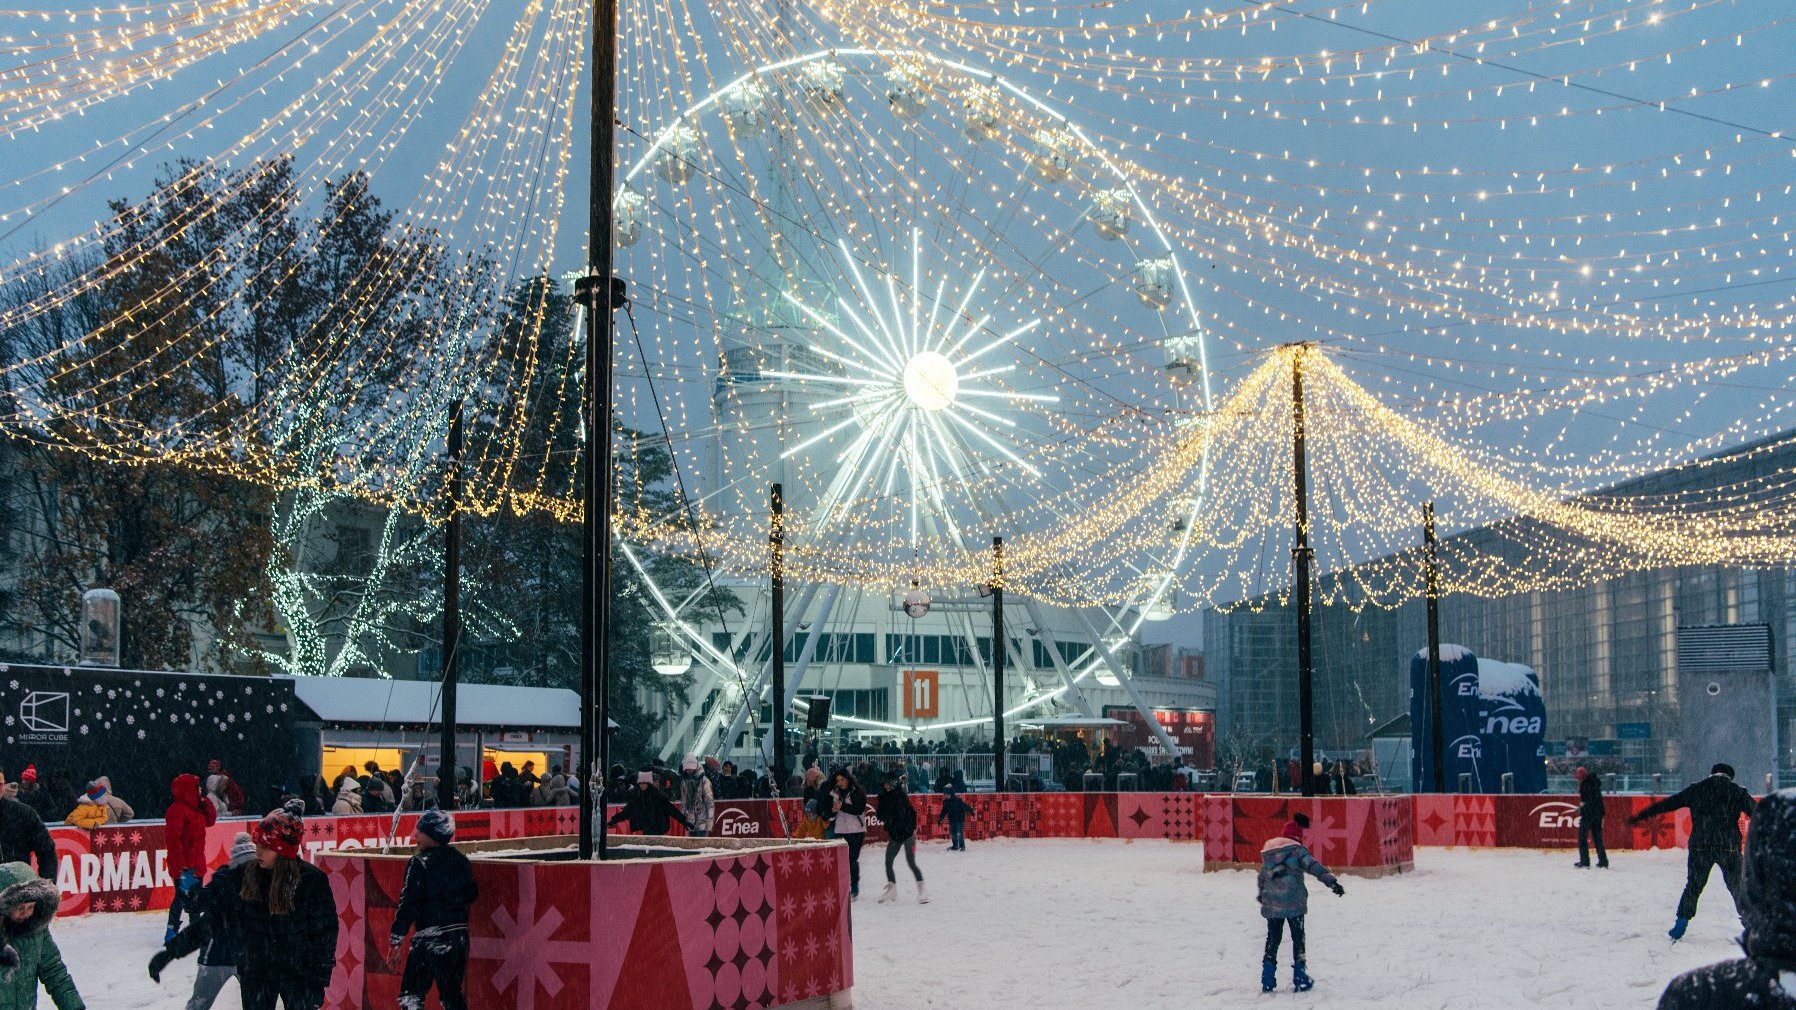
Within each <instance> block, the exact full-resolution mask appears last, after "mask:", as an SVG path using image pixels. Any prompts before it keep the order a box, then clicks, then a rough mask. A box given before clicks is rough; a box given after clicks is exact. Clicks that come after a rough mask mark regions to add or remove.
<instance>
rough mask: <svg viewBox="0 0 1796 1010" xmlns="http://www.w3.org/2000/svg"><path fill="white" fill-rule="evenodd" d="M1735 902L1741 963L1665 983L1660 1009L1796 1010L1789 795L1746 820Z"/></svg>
mask: <svg viewBox="0 0 1796 1010" xmlns="http://www.w3.org/2000/svg"><path fill="white" fill-rule="evenodd" d="M1739 902H1740V919H1741V921H1742V922H1743V923H1744V924H1745V926H1746V931H1745V934H1744V935H1743V936H1742V937H1741V938H1740V946H1741V947H1743V948H1745V950H1746V956H1745V957H1743V958H1739V959H1737V960H1733V961H1723V962H1722V963H1720V964H1713V965H1710V966H1709V967H1707V968H1698V969H1697V970H1695V971H1692V972H1687V973H1685V974H1683V975H1679V976H1678V977H1677V978H1675V979H1672V980H1671V984H1670V985H1668V986H1666V987H1665V995H1664V996H1662V997H1660V998H1659V1010H1735V1008H1736V1007H1757V1008H1759V1010H1796V789H1785V790H1784V791H1782V792H1777V793H1772V794H1771V795H1770V796H1767V797H1765V801H1764V802H1763V803H1760V804H1759V808H1758V811H1757V813H1755V814H1754V815H1753V818H1752V830H1750V831H1748V832H1747V833H1746V862H1745V865H1744V866H1743V867H1742V868H1741V870H1740V894H1739Z"/></svg>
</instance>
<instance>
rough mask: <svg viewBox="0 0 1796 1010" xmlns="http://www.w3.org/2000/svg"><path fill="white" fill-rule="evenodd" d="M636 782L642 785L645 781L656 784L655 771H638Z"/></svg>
mask: <svg viewBox="0 0 1796 1010" xmlns="http://www.w3.org/2000/svg"><path fill="white" fill-rule="evenodd" d="M636 783H637V784H638V785H642V784H643V783H647V784H649V785H651V786H652V785H654V784H655V773H654V772H637V773H636Z"/></svg>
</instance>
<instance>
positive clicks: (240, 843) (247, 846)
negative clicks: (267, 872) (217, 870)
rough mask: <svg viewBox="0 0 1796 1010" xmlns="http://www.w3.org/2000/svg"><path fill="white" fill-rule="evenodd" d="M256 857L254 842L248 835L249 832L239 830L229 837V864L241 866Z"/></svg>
mask: <svg viewBox="0 0 1796 1010" xmlns="http://www.w3.org/2000/svg"><path fill="white" fill-rule="evenodd" d="M254 858H256V843H255V842H254V841H253V840H251V838H250V837H249V832H247V831H239V832H237V834H235V835H233V836H232V837H231V865H232V866H242V865H243V864H244V863H247V862H249V861H250V860H252V859H254Z"/></svg>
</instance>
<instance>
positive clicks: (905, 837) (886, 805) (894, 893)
mask: <svg viewBox="0 0 1796 1010" xmlns="http://www.w3.org/2000/svg"><path fill="white" fill-rule="evenodd" d="M879 819H880V820H881V821H884V822H885V826H886V889H885V890H884V891H881V892H880V894H879V900H880V901H882V902H885V901H891V900H893V899H894V898H896V897H898V875H897V874H895V873H893V872H892V861H893V860H894V859H896V858H897V857H898V853H899V851H900V850H902V851H903V852H904V861H905V863H906V864H908V865H909V866H910V875H911V876H913V877H915V878H916V879H917V902H918V903H919V904H924V905H927V904H929V891H928V890H927V889H925V888H924V886H923V871H922V870H919V869H917V808H916V807H913V806H911V802H910V795H909V794H907V793H906V792H905V791H904V772H903V770H902V769H894V770H892V771H889V772H886V776H885V781H884V782H883V783H882V784H881V786H880V789H879Z"/></svg>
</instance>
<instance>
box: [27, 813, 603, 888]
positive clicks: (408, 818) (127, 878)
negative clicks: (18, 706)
mask: <svg viewBox="0 0 1796 1010" xmlns="http://www.w3.org/2000/svg"><path fill="white" fill-rule="evenodd" d="M579 814H580V812H579V809H578V808H576V807H546V808H532V809H523V810H463V811H458V812H457V813H456V815H455V829H456V830H455V834H456V837H457V838H460V839H463V840H465V841H485V840H488V839H506V838H532V837H537V836H541V835H563V834H570V833H573V832H575V831H578V830H579ZM253 823H255V822H254V820H253V819H251V818H231V819H228V820H223V821H220V822H218V823H217V824H214V825H212V826H211V827H210V828H207V829H206V863H207V866H208V867H209V868H211V869H216V868H217V867H220V866H223V865H224V864H225V862H226V861H227V860H228V859H229V858H230V849H231V838H232V836H234V835H236V834H237V832H239V831H248V830H249V827H250V825H251V824H253ZM417 824H418V815H417V814H404V815H401V816H400V818H399V826H398V830H397V831H395V830H393V815H392V814H390V813H389V814H369V815H365V816H360V817H308V818H306V819H305V828H306V840H305V846H304V850H305V854H306V856H307V858H312V857H315V856H316V855H317V854H318V853H320V852H328V851H332V850H336V849H363V848H377V847H379V846H382V845H386V844H394V843H397V844H404V843H405V841H406V839H409V838H410V837H411V834H412V829H413V828H415V827H416V826H417ZM50 837H51V838H52V839H53V840H54V841H55V842H56V856H57V863H58V866H57V872H56V886H57V890H59V891H60V892H62V904H61V905H60V906H59V907H58V909H57V913H56V914H58V915H85V914H87V913H88V912H137V911H142V910H145V909H158V908H167V907H168V906H169V902H171V901H173V900H174V894H175V881H174V876H173V874H171V873H170V872H169V867H168V852H167V848H166V846H167V842H166V840H165V839H164V837H163V825H162V822H161V821H128V822H126V823H124V824H115V825H108V826H106V827H103V828H98V829H96V830H95V831H93V832H92V833H89V832H87V831H84V830H82V829H81V828H77V827H71V826H68V825H57V826H55V827H52V828H51V829H50Z"/></svg>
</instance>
